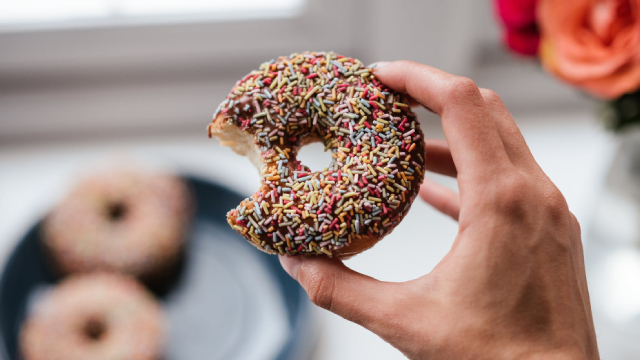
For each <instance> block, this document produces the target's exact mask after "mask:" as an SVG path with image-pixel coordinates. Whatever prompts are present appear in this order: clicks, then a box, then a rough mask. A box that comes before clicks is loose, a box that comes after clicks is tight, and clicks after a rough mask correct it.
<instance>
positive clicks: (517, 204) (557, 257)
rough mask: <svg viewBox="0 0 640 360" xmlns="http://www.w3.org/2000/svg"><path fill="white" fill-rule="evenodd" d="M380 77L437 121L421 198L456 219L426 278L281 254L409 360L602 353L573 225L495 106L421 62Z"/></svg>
mask: <svg viewBox="0 0 640 360" xmlns="http://www.w3.org/2000/svg"><path fill="white" fill-rule="evenodd" d="M374 72H375V75H376V76H377V77H378V79H379V80H380V81H382V82H383V83H384V84H386V85H387V86H389V87H391V88H393V89H394V90H397V91H400V92H405V93H408V94H409V95H411V96H412V97H413V98H414V99H415V100H416V101H417V102H419V103H420V104H422V105H424V106H426V107H427V108H429V109H430V110H432V111H433V112H435V113H436V114H438V115H440V117H441V118H442V127H443V130H444V133H445V137H446V142H445V141H434V140H430V141H427V157H426V167H427V169H428V170H430V171H433V172H437V173H441V174H444V175H449V176H456V177H457V179H458V188H459V190H460V195H459V196H458V194H456V193H455V192H453V191H451V190H449V189H447V188H444V187H442V186H440V185H437V184H435V183H433V182H430V181H428V180H426V181H425V183H424V184H423V185H422V187H421V189H420V196H421V197H422V198H423V199H424V200H425V201H427V202H428V203H429V204H431V205H432V206H433V207H435V208H436V209H438V210H440V211H441V212H443V213H445V214H447V215H449V216H451V217H452V218H454V219H456V220H458V222H459V230H458V235H457V237H456V239H455V241H454V243H453V246H452V247H451V250H450V251H449V253H448V254H447V255H446V256H445V257H444V258H443V259H442V260H441V261H440V263H439V264H438V265H437V266H436V267H435V268H434V269H433V271H431V272H430V273H429V274H426V275H424V276H422V277H421V278H419V279H416V280H412V281H408V282H404V283H389V282H381V281H378V280H375V279H373V278H371V277H368V276H365V275H362V274H359V273H357V272H355V271H353V270H351V269H349V268H347V267H346V266H345V265H343V264H342V262H341V261H339V260H335V259H328V258H320V257H317V258H311V257H301V256H295V257H280V260H281V263H282V265H283V267H284V268H285V270H286V271H287V272H288V273H289V274H290V275H291V276H292V277H293V278H294V279H296V280H297V281H299V282H300V284H301V285H302V287H303V288H304V289H305V290H306V292H307V294H308V295H309V298H310V299H311V301H312V302H313V303H315V304H316V305H318V306H320V307H323V308H325V309H327V310H329V311H332V312H334V313H336V314H338V315H340V316H342V317H344V318H345V319H347V320H350V321H353V322H356V323H358V324H360V325H362V326H363V327H365V328H367V329H369V330H371V331H372V332H374V333H376V334H377V335H379V336H380V337H381V338H383V339H384V340H386V341H387V342H389V343H390V344H391V345H393V346H394V347H396V348H398V349H399V350H400V351H402V352H403V353H404V354H405V355H406V356H408V357H409V358H411V359H525V358H540V359H598V358H599V356H598V349H597V344H596V338H595V330H594V326H593V320H592V316H591V306H590V303H589V294H588V290H587V281H586V276H585V269H584V259H583V251H582V243H581V240H580V226H579V224H578V222H577V220H576V218H575V217H574V216H573V214H571V212H570V211H569V209H568V206H567V203H566V201H565V199H564V197H563V196H562V194H561V193H560V191H559V190H558V189H557V188H556V187H555V186H554V184H553V183H552V182H551V180H549V178H548V177H547V176H546V175H545V174H544V172H543V171H542V169H541V168H540V167H539V166H538V164H537V163H536V161H535V160H534V158H533V156H532V155H531V153H530V151H529V149H528V147H527V144H526V143H525V140H524V138H523V137H522V135H521V134H520V131H519V129H518V127H517V126H516V124H515V122H514V121H513V118H512V117H511V115H510V114H509V112H508V111H507V109H506V108H505V107H504V105H503V104H502V101H501V100H500V98H499V97H498V95H496V93H494V92H492V91H491V90H486V89H479V88H478V87H477V86H476V85H475V84H474V83H473V81H471V80H469V79H466V78H461V77H457V76H453V75H450V74H447V73H445V72H442V71H440V70H437V69H434V68H431V67H429V66H426V65H420V64H416V63H412V62H406V61H397V62H393V63H389V64H385V63H383V64H379V66H378V67H377V68H375V70H374Z"/></svg>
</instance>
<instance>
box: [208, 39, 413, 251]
mask: <svg viewBox="0 0 640 360" xmlns="http://www.w3.org/2000/svg"><path fill="white" fill-rule="evenodd" d="M408 103H409V102H408V97H407V96H406V95H403V94H400V93H396V92H392V91H390V90H389V89H387V88H386V87H385V86H384V85H383V84H381V83H380V82H379V81H378V80H377V79H376V78H375V76H374V75H373V74H372V68H369V67H365V66H363V64H362V62H360V61H359V60H357V59H353V58H349V57H344V56H341V55H336V54H334V53H331V52H304V53H300V54H297V53H296V54H291V55H289V56H283V57H280V58H278V59H277V60H271V61H269V62H265V63H263V64H261V65H260V67H259V69H258V70H255V71H252V72H250V73H249V74H248V75H246V76H245V77H244V78H243V79H242V80H240V81H238V83H236V85H235V87H234V88H233V90H232V91H231V93H230V94H229V95H228V96H227V98H226V99H225V100H224V101H223V102H222V104H220V106H219V107H218V109H217V110H216V111H215V113H214V115H213V122H212V123H211V124H209V126H208V133H209V137H211V136H212V135H217V136H219V137H221V138H223V137H224V135H223V134H224V133H225V128H226V127H228V126H232V127H235V128H237V129H240V130H241V131H242V132H244V133H246V134H248V135H249V136H251V137H252V140H253V143H254V144H255V145H256V146H257V147H258V149H259V153H260V158H261V162H262V169H261V174H262V179H261V182H262V187H261V188H260V190H258V191H257V192H256V193H255V194H254V195H253V196H252V197H251V198H249V199H246V200H244V201H243V202H242V203H241V204H240V205H238V207H237V208H236V209H233V210H231V211H230V212H229V213H228V215H227V221H228V222H229V225H230V226H231V227H232V228H233V229H235V230H236V231H237V232H238V233H239V234H241V235H242V236H243V237H244V238H246V239H247V240H248V241H249V242H251V243H252V244H253V245H255V246H256V247H258V248H259V249H261V250H263V251H265V252H267V253H270V254H289V255H295V254H304V255H312V254H315V255H323V254H324V255H328V256H337V257H347V256H351V255H353V254H355V253H358V252H361V251H363V250H366V249H367V248H369V247H371V246H373V245H374V244H375V243H376V242H377V241H379V240H380V239H381V238H382V237H384V236H385V235H387V234H388V233H389V232H391V230H392V229H393V228H394V227H395V226H396V225H397V224H398V223H399V222H400V221H401V220H402V218H403V217H404V215H405V214H406V212H407V211H408V210H409V208H410V206H411V203H412V202H413V199H414V198H415V196H416V194H417V192H418V188H419V186H420V184H421V183H422V180H423V175H424V174H423V167H424V157H425V150H424V140H423V135H422V131H421V130H420V127H419V123H418V121H417V120H416V117H415V114H414V113H413V112H412V111H411V109H410V107H409V105H408ZM313 141H322V142H323V143H324V145H325V151H329V152H330V153H331V156H332V158H333V159H332V162H331V164H330V165H329V167H328V168H325V169H324V171H320V172H312V171H311V170H310V169H309V168H308V167H307V166H305V165H304V164H301V163H300V162H299V161H297V160H296V152H297V150H298V149H299V148H300V147H301V146H303V145H305V144H308V143H310V142H313ZM229 145H231V146H234V145H236V146H237V144H235V143H230V144H229Z"/></svg>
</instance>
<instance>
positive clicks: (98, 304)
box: [20, 273, 165, 360]
mask: <svg viewBox="0 0 640 360" xmlns="http://www.w3.org/2000/svg"><path fill="white" fill-rule="evenodd" d="M164 337H165V328H164V320H163V314H162V311H161V309H160V306H159V305H158V303H157V302H156V301H155V299H154V298H153V297H152V295H151V294H150V293H148V292H147V290H146V289H145V288H144V287H143V286H142V285H140V284H139V283H138V282H136V281H135V280H133V279H131V278H128V277H125V276H122V275H117V274H106V273H104V274H87V275H76V276H72V277H70V278H68V279H67V280H65V281H64V282H62V283H61V284H59V285H58V286H56V287H55V288H53V290H51V291H50V292H49V293H47V294H45V295H44V298H42V299H40V300H39V301H38V302H37V303H36V305H35V306H34V309H33V310H32V311H31V313H30V314H29V315H28V318H27V320H26V321H25V323H24V324H23V326H22V329H21V332H20V349H21V353H22V357H23V358H24V360H87V359H92V360H102V359H104V360H113V359H136V360H159V359H160V357H161V356H162V351H163V343H164Z"/></svg>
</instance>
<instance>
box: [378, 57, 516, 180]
mask: <svg viewBox="0 0 640 360" xmlns="http://www.w3.org/2000/svg"><path fill="white" fill-rule="evenodd" d="M373 70H374V74H375V75H376V77H377V78H378V79H379V80H380V81H382V82H383V83H384V84H385V85H387V86H389V87H390V88H392V89H394V90H396V91H399V92H404V93H408V94H409V95H410V96H411V97H413V98H414V99H415V100H417V101H418V102H420V103H421V104H423V105H424V106H426V107H428V108H429V109H431V110H432V111H434V112H435V113H436V114H438V115H440V117H441V118H442V128H443V130H444V134H445V137H446V138H447V142H448V143H449V147H450V148H451V155H452V157H453V161H454V162H455V164H456V168H457V169H458V176H459V177H460V178H462V177H464V176H465V175H466V174H478V175H480V174H482V175H486V174H492V173H495V171H496V170H497V168H501V167H504V166H511V163H510V162H509V157H508V156H507V153H506V151H505V148H504V146H503V144H502V141H501V139H500V135H499V133H498V130H497V128H496V126H495V123H494V122H493V121H492V120H491V116H490V114H488V113H487V108H486V107H485V104H484V100H483V98H482V94H481V93H480V90H479V89H478V87H477V86H476V85H475V83H474V82H473V81H471V80H470V79H467V78H463V77H458V76H454V75H451V74H448V73H446V72H444V71H441V70H438V69H436V68H433V67H430V66H427V65H422V64H417V63H414V62H410V61H396V62H392V63H388V64H386V65H384V66H378V67H376V68H374V69H373Z"/></svg>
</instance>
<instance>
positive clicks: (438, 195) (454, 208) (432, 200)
mask: <svg viewBox="0 0 640 360" xmlns="http://www.w3.org/2000/svg"><path fill="white" fill-rule="evenodd" d="M420 197H421V198H422V200H424V201H426V202H427V203H428V204H429V205H431V206H433V207H434V208H435V209H436V210H438V211H440V212H441V213H443V214H445V215H449V216H450V217H451V218H452V219H454V220H456V221H457V220H458V217H459V216H460V196H458V194H457V193H456V192H455V191H453V190H451V189H449V188H447V187H444V186H442V185H440V184H438V183H436V182H433V181H431V180H430V179H427V178H425V179H424V182H423V183H422V186H420Z"/></svg>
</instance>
